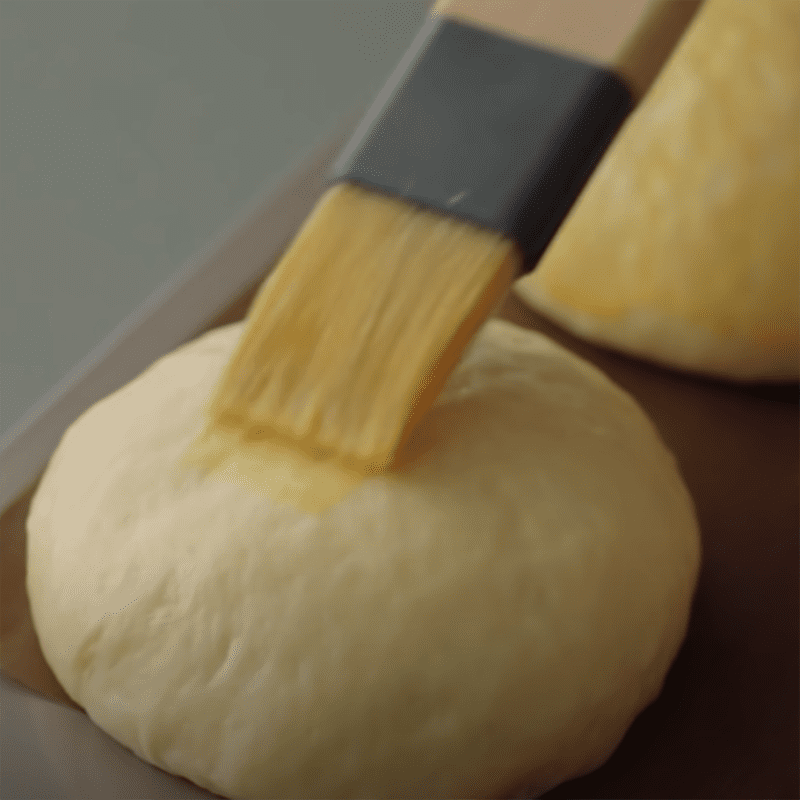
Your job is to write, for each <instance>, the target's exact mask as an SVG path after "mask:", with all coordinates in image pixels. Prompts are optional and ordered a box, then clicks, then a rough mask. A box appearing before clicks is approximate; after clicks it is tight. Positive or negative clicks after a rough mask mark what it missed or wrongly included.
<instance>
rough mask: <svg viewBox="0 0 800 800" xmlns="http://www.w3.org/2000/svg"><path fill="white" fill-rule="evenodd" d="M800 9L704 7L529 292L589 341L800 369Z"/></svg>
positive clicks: (750, 377)
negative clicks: (799, 308) (799, 316)
mask: <svg viewBox="0 0 800 800" xmlns="http://www.w3.org/2000/svg"><path fill="white" fill-rule="evenodd" d="M798 120H800V3H797V2H786V0H758V1H757V2H747V1H746V0H706V3H705V4H704V6H703V7H702V8H701V10H700V11H699V12H698V15H697V17H696V18H695V20H694V21H693V23H692V27H691V28H690V29H689V31H688V33H687V34H686V36H685V38H684V40H683V42H682V43H681V44H680V45H679V47H678V48H677V49H676V51H675V52H674V53H673V55H672V58H671V60H670V61H669V62H668V64H667V66H666V67H665V68H664V71H663V72H662V74H661V75H660V76H659V78H658V80H657V82H656V83H655V84H654V86H653V87H652V89H651V92H650V93H649V94H648V95H647V97H646V98H645V99H644V101H643V103H642V104H641V106H640V107H639V108H638V109H637V110H636V112H635V113H634V114H633V115H632V116H631V118H630V119H629V120H628V122H627V123H626V125H625V126H624V127H623V129H622V130H621V131H620V133H619V135H618V137H617V138H616V139H615V141H614V142H613V143H612V145H611V147H610V148H609V150H608V152H607V153H606V155H605V157H604V159H603V161H602V162H601V163H600V165H599V166H598V169H597V171H596V172H595V174H594V175H593V176H592V178H591V179H590V181H589V183H588V184H587V186H586V188H585V190H584V192H583V194H582V195H581V197H580V198H579V199H578V202H577V203H576V205H575V206H574V207H573V209H572V211H571V213H570V214H569V216H568V217H567V219H566V220H565V221H564V224H563V226H562V227H561V229H560V231H559V232H558V234H557V235H556V237H555V238H554V240H553V242H552V243H551V245H550V247H549V249H548V251H547V252H546V253H545V255H544V257H543V258H542V260H541V262H540V263H539V265H538V267H537V268H536V270H534V272H532V273H531V274H530V275H528V276H526V277H525V278H524V279H522V280H521V281H519V282H518V283H517V285H516V291H517V293H518V294H519V296H520V297H521V298H522V299H523V300H524V301H525V302H526V303H528V304H529V305H530V306H531V307H533V308H534V309H535V310H537V311H540V312H541V313H543V314H544V315H546V316H548V317H550V318H551V319H553V320H554V321H556V322H558V323H559V324H561V325H562V326H563V327H565V328H566V329H568V330H569V331H571V332H572V333H575V334H577V335H579V336H582V337H585V338H586V339H589V340H592V341H594V342H596V343H599V344H603V345H607V346H609V347H612V348H615V349H618V350H620V351H622V352H625V353H629V354H632V355H635V356H639V357H641V358H645V359H649V360H652V361H655V362H658V363H661V364H663V365H666V366H670V367H674V368H679V369H684V370H689V371H692V372H697V373H702V374H706V375H710V376H715V377H720V378H724V379H729V380H737V381H795V380H797V379H798V375H799V374H800V366H799V365H800V355H799V353H800V347H799V342H800V319H798V297H800V288H799V286H798V274H799V273H800V244H799V242H800V223H799V222H798V220H800V125H799V124H798Z"/></svg>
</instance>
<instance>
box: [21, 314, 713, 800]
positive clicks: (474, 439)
mask: <svg viewBox="0 0 800 800" xmlns="http://www.w3.org/2000/svg"><path fill="white" fill-rule="evenodd" d="M240 333H241V327H240V326H238V325H235V326H230V327H227V328H224V329H221V330H218V331H216V332H213V333H211V334H208V335H206V336H204V337H202V338H201V339H199V340H198V341H196V342H194V343H192V344H189V345H187V346H185V347H183V348H181V349H179V350H178V351H176V352H175V353H173V354H171V355H169V356H167V357H165V358H163V359H162V360H161V361H159V362H158V363H156V364H155V365H154V366H153V367H151V368H150V369H149V370H147V371H146V372H145V373H144V374H143V375H142V376H141V377H139V378H138V379H137V380H135V381H133V382H132V383H131V384H129V385H128V386H126V387H125V388H123V389H121V390H120V391H118V392H117V393H115V394H113V395H111V396H110V397H109V398H107V399H105V400H103V401H102V402H100V403H98V404H97V405H95V406H94V407H93V408H92V409H90V410H89V411H88V412H87V413H86V414H84V415H83V416H82V417H81V418H80V419H79V420H78V421H77V422H76V423H75V424H74V425H73V426H72V428H71V429H70V430H69V431H68V432H67V434H66V435H65V437H64V439H63V441H62V443H61V444H60V446H59V448H58V449H57V451H56V453H55V455H54V457H53V459H52V462H51V464H50V466H49V467H48V470H47V472H46V474H45V476H44V478H43V480H42V483H41V485H40V488H39V490H38V493H37V494H36V497H35V499H34V502H33V506H32V509H31V514H30V518H29V521H28V531H29V534H28V547H29V550H28V570H29V571H28V591H29V594H30V600H31V610H32V614H33V619H34V622H35V625H36V629H37V631H38V634H39V638H40V641H41V645H42V649H43V651H44V653H45V656H46V658H47V660H48V662H49V664H50V665H51V667H52V668H53V671H54V672H55V674H56V676H57V677H58V679H59V680H60V681H61V683H62V684H63V686H64V687H65V689H66V690H67V691H68V692H69V694H70V695H71V696H72V697H73V698H74V699H75V700H76V701H77V702H78V703H80V704H81V705H82V706H84V707H85V708H86V710H87V711H88V713H89V714H90V715H91V717H92V719H94V720H95V722H96V723H97V724H98V725H100V727H102V728H103V729H105V730H106V731H108V733H110V734H111V735H112V736H114V737H115V738H116V739H118V740H119V741H121V742H123V743H124V744H126V745H127V746H129V747H130V748H132V749H133V750H134V751H135V752H136V753H138V754H139V755H140V756H142V757H143V758H145V759H147V760H148V761H151V762H153V763H154V764H156V765H158V766H160V767H162V768H164V769H166V770H168V771H170V772H174V773H178V774H180V775H184V776H186V777H188V778H190V779H191V780H193V781H195V782H196V783H198V784H200V785H202V786H205V787H207V788H210V789H212V790H214V791H216V792H219V793H221V794H224V795H229V796H231V797H253V798H263V797H388V796H398V797H399V796H426V797H440V796H441V797H476V796H483V795H492V794H495V793H497V792H500V791H503V790H504V789H507V788H510V787H512V786H514V785H515V784H521V783H522V781H523V780H529V781H530V782H531V783H532V784H533V785H534V788H535V790H536V791H544V790H545V789H546V788H548V787H550V786H552V785H554V784H557V783H559V782H561V781H562V780H564V779H566V778H568V777H570V776H573V775H576V774H578V773H582V772H585V771H588V770H591V769H593V768H594V767H596V766H597V765H599V764H600V763H601V762H603V761H604V760H605V759H606V758H607V756H608V755H609V754H610V753H611V751H612V750H613V749H614V748H615V747H616V745H617V744H618V742H619V740H620V738H621V737H622V735H623V734H624V732H625V730H626V729H627V727H628V726H629V725H630V723H631V721H632V719H633V718H634V716H635V715H636V714H637V713H638V712H639V711H640V710H641V709H642V708H643V707H644V706H645V705H647V704H648V703H649V702H650V701H651V700H653V699H654V697H655V696H656V695H657V693H658V692H659V690H660V687H661V684H662V680H663V678H664V675H665V673H666V671H667V669H668V667H669V665H670V663H671V661H672V659H673V658H674V656H675V653H676V651H677V649H678V647H679V645H680V644H681V641H682V639H683V636H684V632H685V629H686V625H687V619H688V616H689V607H690V602H691V598H692V593H693V590H694V586H695V581H696V576H697V570H698V560H699V542H698V530H697V523H696V520H695V515H694V510H693V505H692V501H691V498H690V497H689V494H688V493H687V490H686V488H685V486H684V484H683V482H682V480H681V478H680V475H679V473H678V470H677V468H676V465H675V461H674V459H673V457H672V455H671V454H670V453H669V452H668V451H667V449H666V448H665V446H664V445H663V444H662V442H661V440H660V439H659V437H658V435H657V433H656V431H655V429H654V427H653V425H652V424H651V423H650V421H649V420H648V419H647V417H646V416H645V415H644V414H643V413H642V411H641V410H640V409H639V407H638V406H637V405H636V403H635V402H634V401H633V400H632V399H631V398H630V397H629V396H628V395H626V394H625V393H623V392H622V391H621V390H620V389H618V388H617V387H615V386H614V385H612V384H611V383H610V382H609V381H608V380H607V379H606V378H605V377H604V376H603V375H602V374H601V373H600V372H599V371H597V370H596V369H595V368H594V367H592V366H590V365H588V364H586V363H585V362H583V361H581V360H579V359H578V358H576V357H575V356H573V355H572V354H570V353H569V352H567V351H566V350H564V349H562V348H561V347H559V346H558V345H556V344H554V343H552V342H551V341H549V340H547V339H545V338H544V337H542V336H540V335H538V334H534V333H531V332H527V331H524V330H522V329H520V328H517V327H515V326H513V325H510V324H508V323H503V322H491V323H490V324H489V325H488V326H487V327H486V328H485V329H484V331H483V332H482V333H481V334H480V336H479V337H478V339H477V340H476V342H475V344H474V346H473V347H472V349H471V350H470V352H469V353H468V354H467V356H466V358H465V360H464V361H463V363H462V364H461V365H460V366H459V367H458V369H457V370H456V372H455V373H454V374H453V375H452V377H451V379H450V381H449V383H448V385H447V388H446V390H445V391H444V393H443V395H442V396H441V397H440V399H439V401H438V402H437V405H436V406H435V407H434V409H433V411H432V412H431V413H430V414H429V415H428V416H427V417H426V418H425V420H424V421H423V422H422V423H421V425H420V427H419V428H418V429H417V432H416V441H415V446H416V447H417V449H418V454H417V456H416V459H415V460H413V461H412V462H411V463H409V464H407V465H406V467H405V468H404V469H403V470H401V471H400V472H398V473H395V474H390V475H384V476H381V477H374V478H370V479H367V480H366V481H365V482H364V483H362V484H361V485H360V486H358V487H357V488H356V489H355V490H354V491H353V492H352V493H351V494H349V495H348V496H347V497H346V498H345V499H344V500H343V501H341V502H340V503H339V504H337V505H335V506H333V507H332V508H331V509H329V510H328V511H326V512H324V513H322V514H320V515H316V516H315V515H311V514H306V513H302V512H300V511H298V510H297V509H295V508H294V507H292V506H290V505H281V504H277V503H274V502H272V501H270V500H268V499H266V498H265V497H264V496H263V495H260V494H258V493H257V492H255V491H252V490H251V491H248V490H247V489H246V488H244V487H242V486H240V485H238V484H236V483H234V482H225V481H217V480H214V479H213V478H208V477H205V478H204V477H202V476H201V475H200V474H196V473H193V472H189V471H186V469H185V468H184V467H183V466H181V456H182V453H183V452H184V451H185V449H186V448H187V447H188V446H189V444H190V442H191V441H192V440H193V439H194V437H195V436H196V435H197V434H198V433H199V431H200V430H201V427H202V425H203V406H204V403H205V401H206V400H207V398H208V397H209V395H210V393H211V390H212V387H213V385H214V383H215V381H216V380H217V378H218V376H219V374H220V372H221V370H222V368H223V365H224V364H225V362H226V361H227V360H228V358H229V357H230V354H231V352H232V350H233V347H234V344H235V342H236V340H237V338H238V336H239V335H240Z"/></svg>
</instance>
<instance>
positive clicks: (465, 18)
mask: <svg viewBox="0 0 800 800" xmlns="http://www.w3.org/2000/svg"><path fill="white" fill-rule="evenodd" d="M702 2H703V0H617V2H614V3H609V0H438V2H436V3H435V4H434V6H433V8H432V15H433V16H441V17H448V18H450V19H455V20H459V21H461V22H466V23H470V24H473V25H477V26H479V27H481V28H484V29H486V30H491V31H496V32H498V33H501V34H503V35H506V36H511V37H513V38H515V39H518V40H520V41H523V42H526V43H528V44H537V45H539V46H544V47H548V48H551V49H553V50H556V51H560V52H562V53H564V54H567V55H572V56H574V57H578V58H582V59H585V60H587V61H590V62H592V63H595V64H597V65H600V66H604V67H606V68H608V69H611V70H613V71H614V72H616V73H617V74H618V75H620V76H621V77H622V78H624V79H625V82H626V83H627V85H628V86H629V88H630V89H631V90H632V94H633V95H634V98H635V100H637V101H638V100H640V99H641V98H642V96H643V95H644V94H645V93H646V92H647V90H648V89H649V88H650V84H651V83H652V82H653V81H654V80H655V78H656V76H657V75H658V73H659V72H660V70H661V68H662V66H663V65H664V63H665V62H666V60H667V59H668V58H669V55H670V53H671V52H672V51H673V49H674V47H675V45H676V44H677V42H678V40H679V39H680V38H681V36H682V35H683V32H684V31H685V30H686V28H687V26H688V25H689V22H691V20H692V18H693V17H694V15H695V13H696V12H697V10H698V9H699V7H700V5H702Z"/></svg>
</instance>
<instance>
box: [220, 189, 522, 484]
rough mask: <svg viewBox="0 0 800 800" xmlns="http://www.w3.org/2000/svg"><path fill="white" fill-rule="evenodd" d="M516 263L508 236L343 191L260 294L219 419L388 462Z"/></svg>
mask: <svg viewBox="0 0 800 800" xmlns="http://www.w3.org/2000/svg"><path fill="white" fill-rule="evenodd" d="M517 262H518V254H517V249H516V246H515V245H514V244H513V243H512V242H511V241H509V240H508V239H507V238H504V237H503V236H502V235H501V234H497V233H493V232H490V231H485V230H480V229H478V228H476V227H475V226H472V225H470V224H468V223H465V222H461V221H458V220H453V219H450V218H447V217H444V216H442V215H441V214H437V213H434V212H432V211H426V210H423V209H420V208H419V207H417V206H414V205H411V204H409V203H406V202H404V201H402V200H398V199H395V198H390V197H385V196H383V195H379V194H377V193H373V192H369V191H367V190H365V189H362V188H360V187H357V186H354V185H348V184H342V185H339V186H336V187H334V188H332V189H330V190H329V191H328V192H327V193H326V194H325V195H324V196H323V198H322V199H321V201H320V203H319V204H318V205H317V207H316V209H315V211H314V213H313V214H312V215H311V217H310V218H309V219H308V221H307V222H306V224H305V226H304V227H303V229H302V230H301V232H300V234H299V235H298V237H297V238H296V240H295V241H294V243H293V244H292V246H291V247H290V249H289V250H288V251H287V253H286V254H285V255H284V257H283V259H282V260H281V262H280V263H279V264H278V266H277V267H276V269H275V271H274V273H273V274H272V275H271V276H270V277H269V279H268V280H267V281H266V282H265V284H264V286H263V288H262V289H261V291H260V293H259V295H258V296H257V297H256V299H255V301H254V303H253V306H252V307H251V310H250V313H249V315H248V320H247V324H246V327H245V331H244V333H243V335H242V338H241V340H240V342H239V344H238V346H237V349H236V350H235V352H234V354H233V357H232V358H231V360H230V362H229V364H228V366H227V369H226V370H225V372H224V373H223V376H222V379H221V381H220V383H219V386H218V389H217V393H216V396H215V398H214V400H213V402H212V405H211V416H212V420H213V423H212V424H216V425H223V426H225V427H228V428H230V427H234V428H237V429H240V430H242V431H243V432H246V433H247V435H248V436H250V437H259V436H263V437H265V438H270V437H276V438H279V439H282V440H289V441H291V442H293V443H294V444H295V445H296V446H298V447H300V448H302V449H303V450H305V451H306V452H307V453H309V454H311V455H312V456H314V457H315V458H325V459H333V460H337V461H340V462H342V463H345V464H347V465H349V466H355V467H357V468H359V469H362V470H363V471H365V472H370V471H379V470H382V469H385V468H387V467H388V466H389V465H390V464H391V462H392V460H393V458H394V455H395V452H396V450H397V448H398V446H399V444H400V443H401V441H402V440H403V439H404V438H405V436H406V435H407V433H408V431H409V430H410V428H411V427H413V424H414V422H415V421H416V420H417V419H418V418H419V417H420V416H421V414H423V413H424V412H425V411H426V410H427V408H428V407H429V406H430V405H431V404H432V403H433V400H434V399H435V397H436V395H437V394H438V393H439V391H440V390H441V388H442V386H443V384H444V381H445V380H446V378H447V375H449V373H450V371H451V370H452V369H453V367H454V366H455V364H456V362H457V360H458V358H459V357H460V355H461V353H462V351H463V349H464V348H465V347H466V345H467V344H468V342H469V340H470V338H471V337H472V335H473V334H474V333H475V331H476V330H477V328H478V327H479V326H480V324H481V323H482V322H483V321H484V320H485V319H486V317H487V316H488V315H489V313H490V312H491V311H492V309H493V308H494V306H495V305H496V303H497V302H498V301H499V300H500V299H501V298H502V296H503V295H504V294H505V292H506V291H507V289H508V287H509V286H510V284H511V282H512V280H513V278H514V276H515V274H516V271H517V266H518V264H517Z"/></svg>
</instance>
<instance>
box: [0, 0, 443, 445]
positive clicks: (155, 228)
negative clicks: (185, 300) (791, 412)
mask: <svg viewBox="0 0 800 800" xmlns="http://www.w3.org/2000/svg"><path fill="white" fill-rule="evenodd" d="M428 5H429V2H428V0H399V1H395V2H387V1H385V0H360V1H353V0H327V1H326V0H245V2H240V1H238V0H226V1H225V2H222V0H212V1H211V2H200V1H199V0H157V1H154V0H136V1H135V2H129V1H122V0H116V2H103V0H89V1H88V2H87V1H86V0H66V1H63V0H57V1H56V2H31V0H16V1H15V0H3V2H2V3H0V35H1V36H2V41H1V42H0V435H1V434H2V433H4V432H5V431H7V430H8V429H9V428H10V427H11V426H12V425H13V424H14V423H15V422H16V421H17V420H18V419H19V418H21V417H22V416H23V415H24V414H25V412H26V411H27V410H28V409H29V408H30V407H31V406H32V405H34V403H35V402H36V401H37V400H38V399H39V398H40V397H41V396H42V395H44V394H45V393H46V392H47V391H48V390H49V389H51V388H52V387H53V386H54V385H55V384H56V383H57V382H58V381H59V380H60V379H61V378H62V377H63V376H64V375H65V374H66V373H67V372H68V371H69V370H70V369H71V368H72V367H73V366H74V365H75V364H76V363H77V362H78V361H80V359H81V358H83V357H84V356H85V355H86V354H87V353H88V352H89V351H90V350H91V349H92V348H93V347H94V346H95V345H96V344H97V343H98V342H99V341H100V340H101V339H102V338H103V337H104V336H105V335H106V334H108V333H109V332H110V331H111V330H112V329H113V328H114V327H115V326H116V325H117V324H118V323H119V322H121V321H122V320H123V319H124V317H125V316H127V315H128V314H129V313H130V312H131V311H133V310H134V309H135V308H136V307H137V306H138V305H139V304H140V303H141V302H142V301H144V300H145V298H147V297H148V295H150V294H151V293H152V292H153V291H154V290H155V289H156V288H157V287H158V286H159V285H160V284H161V283H163V282H164V281H165V280H167V279H168V278H169V277H170V276H171V275H173V274H174V273H175V272H177V270H178V269H179V268H180V267H181V265H182V264H183V263H184V262H185V261H186V260H187V259H188V258H189V257H190V256H192V254H193V253H195V252H196V251H197V250H199V249H200V248H201V247H202V245H203V244H205V243H206V242H208V241H209V240H210V239H212V238H213V237H214V236H215V234H217V233H218V232H219V231H220V230H221V229H222V228H224V227H225V225H226V224H227V223H229V222H230V221H231V220H232V219H234V218H235V217H236V216H237V214H238V213H239V212H240V211H241V210H242V209H243V208H244V207H246V206H247V205H248V204H249V203H250V202H251V201H252V199H253V198H254V197H255V196H256V195H258V194H259V193H260V192H262V191H263V190H264V188H265V187H266V186H267V185H268V184H269V183H270V182H271V181H274V180H275V179H276V177H277V176H278V175H280V174H281V173H282V172H283V171H284V170H285V169H286V168H287V167H288V166H290V165H291V164H293V163H295V162H297V161H298V160H300V159H302V157H303V156H304V155H306V154H308V153H309V152H310V151H311V150H312V148H313V146H314V144H315V143H317V142H319V141H320V139H321V138H324V137H325V135H326V133H328V132H330V131H332V130H333V129H334V128H335V127H336V126H337V124H339V123H340V121H341V120H342V119H343V118H344V117H345V116H346V115H348V114H352V113H353V111H354V110H355V109H358V108H360V107H363V106H365V105H366V104H367V103H368V102H369V100H371V99H372V97H373V96H374V94H375V93H376V92H377V90H378V89H379V88H380V86H381V85H382V83H383V82H384V81H385V79H386V77H387V76H388V74H389V72H390V70H391V69H392V68H393V67H394V66H395V64H396V62H397V61H398V60H399V59H400V57H401V56H402V53H403V51H404V50H405V49H406V47H407V46H408V44H409V43H410V41H411V39H412V38H413V36H414V34H415V33H416V31H417V30H418V28H419V27H420V26H421V25H422V22H423V20H424V16H425V12H426V10H427V7H428Z"/></svg>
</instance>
